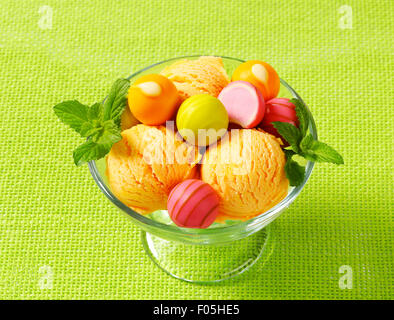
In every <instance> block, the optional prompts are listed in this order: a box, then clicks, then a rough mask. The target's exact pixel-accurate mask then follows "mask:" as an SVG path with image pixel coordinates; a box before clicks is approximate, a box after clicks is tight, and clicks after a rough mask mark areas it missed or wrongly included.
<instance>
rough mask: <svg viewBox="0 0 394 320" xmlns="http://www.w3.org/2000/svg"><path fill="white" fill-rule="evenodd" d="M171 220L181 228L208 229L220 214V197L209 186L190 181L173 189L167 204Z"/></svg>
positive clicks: (194, 180)
mask: <svg viewBox="0 0 394 320" xmlns="http://www.w3.org/2000/svg"><path fill="white" fill-rule="evenodd" d="M167 210H168V214H169V215H170V218H171V219H172V221H174V223H175V224H176V225H178V226H180V227H185V228H201V229H203V228H207V227H209V226H210V225H211V224H212V223H213V222H214V221H215V219H216V217H217V216H218V214H219V197H218V196H217V194H216V191H215V190H214V189H213V188H212V187H211V186H210V185H209V184H208V183H205V182H203V181H201V180H197V179H188V180H185V181H183V182H181V183H179V184H177V185H176V186H175V188H174V189H172V191H171V193H170V195H169V197H168V202H167Z"/></svg>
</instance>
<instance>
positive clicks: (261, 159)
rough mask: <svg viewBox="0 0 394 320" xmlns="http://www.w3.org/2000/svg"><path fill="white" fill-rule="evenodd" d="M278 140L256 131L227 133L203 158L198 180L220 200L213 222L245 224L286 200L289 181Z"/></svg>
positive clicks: (247, 130) (246, 130)
mask: <svg viewBox="0 0 394 320" xmlns="http://www.w3.org/2000/svg"><path fill="white" fill-rule="evenodd" d="M285 163H286V160H285V155H284V153H283V151H282V149H281V147H280V144H279V140H278V139H277V138H275V137H274V136H272V135H270V134H268V133H266V132H264V131H260V130H255V129H241V130H231V131H230V132H229V133H228V134H227V135H226V136H225V137H223V138H222V140H221V141H220V142H219V143H218V145H217V146H215V147H213V146H211V147H210V148H209V149H208V150H207V152H206V153H205V155H204V158H203V162H202V166H201V179H202V180H203V181H204V182H206V183H208V184H210V185H211V186H212V187H213V189H215V190H216V192H217V194H218V195H219V198H220V205H219V216H218V218H217V221H222V220H226V219H232V220H247V219H250V218H252V217H254V216H257V215H259V214H261V213H263V212H265V211H267V210H268V209H270V208H272V207H273V206H275V205H276V204H277V203H278V202H280V201H281V200H282V199H283V198H285V197H286V195H287V192H288V188H289V181H288V180H287V178H286V174H285V170H284V166H285Z"/></svg>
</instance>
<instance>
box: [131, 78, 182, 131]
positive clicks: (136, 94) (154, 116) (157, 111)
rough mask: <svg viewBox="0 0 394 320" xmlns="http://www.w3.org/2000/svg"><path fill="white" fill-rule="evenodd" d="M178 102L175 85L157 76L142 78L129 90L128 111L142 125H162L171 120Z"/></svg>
mask: <svg viewBox="0 0 394 320" xmlns="http://www.w3.org/2000/svg"><path fill="white" fill-rule="evenodd" d="M179 102H180V98H179V95H178V90H177V89H176V87H175V85H174V84H173V83H172V82H171V81H170V80H169V79H167V78H166V77H164V76H162V75H159V74H148V75H145V76H142V77H141V78H139V79H138V80H137V81H136V82H135V83H134V84H133V85H132V86H130V89H129V94H128V104H129V108H130V111H131V113H132V114H133V115H134V116H135V117H136V118H137V119H138V120H139V121H141V122H142V123H143V124H147V125H160V124H163V123H164V122H166V121H167V120H169V119H171V117H172V116H173V114H174V112H175V110H176V108H177V107H178V105H179Z"/></svg>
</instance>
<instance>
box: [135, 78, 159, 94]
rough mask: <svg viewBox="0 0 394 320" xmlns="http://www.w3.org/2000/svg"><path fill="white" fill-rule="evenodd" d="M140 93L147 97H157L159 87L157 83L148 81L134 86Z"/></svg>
mask: <svg viewBox="0 0 394 320" xmlns="http://www.w3.org/2000/svg"><path fill="white" fill-rule="evenodd" d="M136 86H137V87H138V88H140V89H141V91H142V92H143V93H144V94H145V95H147V96H149V97H157V96H159V95H160V93H161V87H160V85H159V84H158V83H157V82H154V81H148V82H143V83H139V84H137V85H136Z"/></svg>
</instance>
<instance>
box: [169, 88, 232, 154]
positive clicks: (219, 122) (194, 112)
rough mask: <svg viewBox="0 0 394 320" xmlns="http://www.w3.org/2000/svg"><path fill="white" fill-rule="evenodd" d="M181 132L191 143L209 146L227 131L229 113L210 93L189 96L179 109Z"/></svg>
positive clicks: (179, 128)
mask: <svg viewBox="0 0 394 320" xmlns="http://www.w3.org/2000/svg"><path fill="white" fill-rule="evenodd" d="M176 125H177V127H178V130H179V133H180V134H181V135H182V137H183V138H185V140H186V141H188V142H189V143H191V144H194V145H199V146H207V145H209V144H212V143H214V142H216V141H217V140H218V139H219V138H221V137H222V136H223V135H224V134H225V133H226V131H227V127H228V114H227V111H226V109H225V107H224V106H223V104H222V103H221V102H220V100H219V99H217V98H215V97H212V96H211V95H209V94H198V95H194V96H191V97H190V98H187V99H186V100H185V101H184V102H183V103H182V105H181V106H180V108H179V110H178V114H177V117H176Z"/></svg>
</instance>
